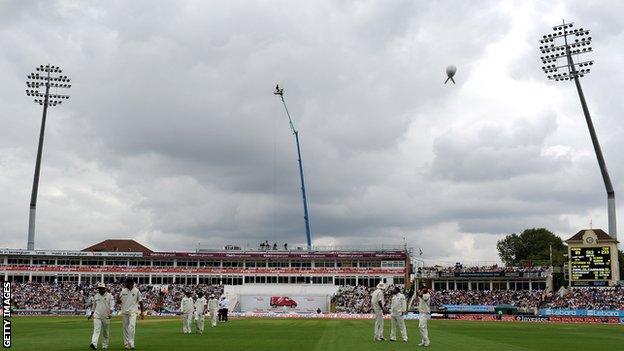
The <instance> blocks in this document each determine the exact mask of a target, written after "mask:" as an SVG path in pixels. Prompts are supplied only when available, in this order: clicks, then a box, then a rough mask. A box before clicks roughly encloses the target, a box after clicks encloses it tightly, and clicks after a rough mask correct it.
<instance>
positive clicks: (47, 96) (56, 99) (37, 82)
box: [26, 65, 71, 250]
mask: <svg viewBox="0 0 624 351" xmlns="http://www.w3.org/2000/svg"><path fill="white" fill-rule="evenodd" d="M36 71H37V72H36V73H31V74H29V75H28V80H27V81H26V86H27V87H28V89H26V95H28V96H33V97H34V98H35V100H34V101H35V103H37V104H39V105H41V106H43V115H42V117H41V129H40V130H39V147H38V148H37V161H36V163H35V176H34V179H33V187H32V194H31V196H30V213H29V216H28V244H27V249H28V250H34V249H35V217H36V211H37V193H38V191H39V174H40V171H41V153H42V152H43V135H44V132H45V123H46V115H47V113H48V106H56V105H60V104H61V103H63V100H67V99H69V95H62V94H56V89H58V88H63V89H68V88H70V87H71V85H70V84H69V83H70V82H71V80H70V79H69V78H67V76H63V75H60V73H63V71H62V70H61V69H60V68H59V67H57V66H51V65H45V66H43V65H41V66H39V67H37V68H36ZM40 88H43V89H42V90H43V91H41V90H39V89H40ZM50 88H54V89H55V93H50Z"/></svg>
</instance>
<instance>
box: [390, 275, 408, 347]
mask: <svg viewBox="0 0 624 351" xmlns="http://www.w3.org/2000/svg"><path fill="white" fill-rule="evenodd" d="M406 311H407V301H406V300H405V295H403V294H402V293H401V289H399V287H395V288H394V296H393V297H392V303H391V304H390V322H391V327H390V341H396V327H397V324H398V325H399V329H400V330H401V337H402V338H403V341H405V342H407V329H406V328H405V320H404V319H403V315H405V312H406Z"/></svg>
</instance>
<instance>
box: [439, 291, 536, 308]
mask: <svg viewBox="0 0 624 351" xmlns="http://www.w3.org/2000/svg"><path fill="white" fill-rule="evenodd" d="M432 295H433V301H432V303H433V305H434V306H436V307H439V306H442V305H487V306H498V305H513V306H515V307H517V308H519V309H535V308H539V307H540V306H541V305H542V303H543V302H544V301H545V299H546V298H547V294H545V292H544V291H543V290H532V291H529V290H494V291H490V290H485V291H478V290H440V291H436V292H435V293H434V294H432Z"/></svg>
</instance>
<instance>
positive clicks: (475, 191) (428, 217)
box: [0, 0, 624, 263]
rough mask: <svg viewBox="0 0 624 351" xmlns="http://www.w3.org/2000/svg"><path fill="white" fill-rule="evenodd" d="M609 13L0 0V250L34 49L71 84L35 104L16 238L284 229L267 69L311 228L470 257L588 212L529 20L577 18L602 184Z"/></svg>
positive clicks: (426, 4) (616, 81)
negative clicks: (589, 34)
mask: <svg viewBox="0 0 624 351" xmlns="http://www.w3.org/2000/svg"><path fill="white" fill-rule="evenodd" d="M622 13H624V3H621V2H617V1H613V2H612V3H610V4H609V3H605V2H600V3H598V2H589V1H583V2H581V1H560V2H555V1H548V2H544V1H542V2H530V1H510V2H501V1H436V2H432V1H398V0H397V1H254V2H251V1H232V0H227V1H210V2H208V1H153V0H151V1H105V2H102V1H99V2H95V1H81V2H78V1H56V2H54V1H7V0H5V1H1V2H0V47H2V53H1V54H0V69H1V70H2V72H3V77H2V83H1V84H0V118H1V122H2V127H0V247H11V248H22V247H25V245H26V239H27V230H28V204H29V199H30V192H31V186H32V175H33V169H34V161H35V156H36V147H37V140H38V134H39V126H40V123H41V108H40V106H39V105H35V104H34V103H33V102H32V100H31V99H30V98H29V97H27V96H26V95H25V80H26V75H27V74H28V73H30V72H32V71H33V70H34V67H35V66H38V65H40V64H46V63H51V64H54V65H58V66H61V67H62V68H63V69H64V73H66V74H67V75H68V76H70V77H71V78H72V79H73V82H72V83H73V86H72V88H71V91H70V94H71V100H70V101H69V102H68V103H67V105H65V104H63V105H61V106H57V107H52V108H51V109H50V111H49V115H48V124H47V129H46V139H45V147H44V158H43V166H42V174H41V182H40V191H39V199H38V210H37V211H38V212H37V237H36V242H37V243H36V247H37V248H42V249H44V248H50V249H52V248H53V249H81V248H83V247H86V246H87V245H90V244H92V243H95V242H97V241H99V240H103V239H106V238H133V239H136V240H138V241H140V242H142V243H144V244H145V245H147V246H149V247H151V248H153V249H156V250H193V249H194V248H195V247H196V246H197V244H198V243H200V242H201V243H202V245H204V246H210V247H219V246H222V245H224V244H230V243H232V244H241V245H245V244H247V245H256V244H257V243H258V242H260V241H264V240H265V239H266V240H269V241H271V242H274V241H277V242H279V243H282V242H288V243H289V244H290V245H291V246H295V245H296V244H301V243H305V229H304V223H303V210H302V205H301V194H300V188H299V187H300V185H299V178H298V169H297V159H296V149H295V144H294V137H293V135H292V134H291V132H290V130H289V127H288V123H287V118H286V116H285V114H284V111H283V108H282V106H281V104H280V101H279V99H278V98H277V97H276V96H274V95H273V94H272V90H273V87H274V86H275V84H276V83H279V84H280V85H281V86H283V87H284V88H285V92H286V95H285V97H286V100H287V103H288V105H289V109H290V111H291V113H292V114H293V117H294V119H295V123H296V124H297V127H298V128H299V130H300V137H301V145H302V152H303V160H304V167H305V173H306V182H307V187H308V196H309V206H310V218H311V227H312V232H313V242H314V244H317V245H344V246H349V245H350V246H353V245H363V244H370V245H376V244H382V243H383V244H400V243H402V242H403V238H405V240H407V242H408V244H409V246H412V247H415V248H422V250H423V257H424V258H425V259H427V260H429V261H431V262H433V261H435V262H440V263H445V262H446V263H452V262H455V261H457V260H462V261H464V262H477V261H479V262H485V261H496V260H497V254H496V250H495V245H496V241H497V240H498V239H500V238H501V237H502V236H504V235H505V234H508V233H512V232H519V231H521V230H523V229H524V228H528V227H547V228H549V229H551V230H553V231H554V232H556V233H557V234H558V235H560V236H562V237H564V238H565V237H567V236H569V235H570V234H572V233H575V232H576V231H578V230H579V229H581V228H585V227H588V226H589V222H590V220H592V221H593V225H594V227H600V228H605V229H606V227H607V218H606V196H605V192H604V187H603V184H602V179H601V178H600V173H599V170H598V167H597V163H596V159H595V156H594V153H593V149H592V146H591V142H590V139H589V135H588V132H587V127H586V125H585V122H584V119H583V116H582V111H581V108H580V105H579V102H578V97H577V95H576V91H575V89H574V87H573V85H571V84H570V83H564V84H562V83H554V82H552V83H551V82H549V81H547V79H546V78H545V77H544V75H543V74H542V72H541V70H540V67H541V62H540V61H539V56H540V55H541V54H540V53H539V51H538V46H539V43H538V39H539V38H540V37H541V35H542V34H543V33H547V32H548V31H549V30H551V27H552V26H553V25H556V24H558V23H560V21H561V20H562V19H564V18H565V19H567V20H573V21H575V22H576V23H577V26H581V27H584V28H591V29H592V31H593V38H594V45H593V46H594V49H595V51H596V54H595V57H594V58H595V59H596V64H595V65H594V66H593V67H592V68H593V69H592V73H591V75H589V76H587V77H585V78H584V80H583V87H584V89H585V93H586V97H587V99H588V102H589V105H590V109H591V111H592V114H593V117H594V122H595V124H596V128H597V131H598V133H599V137H600V141H601V143H602V146H603V150H604V153H605V157H606V160H607V164H608V165H609V170H610V172H611V177H612V179H613V182H614V186H615V191H616V194H618V193H619V194H622V191H623V190H624V186H622V181H621V179H624V163H622V162H621V160H622V159H621V156H620V154H619V152H620V150H622V149H623V148H624V124H623V123H622V121H621V118H622V115H621V111H623V110H624V99H622V98H621V92H622V91H623V88H624V73H623V72H622V71H621V70H619V69H617V68H616V67H622V66H623V64H624V54H622V53H623V52H624V32H623V30H624V22H622V21H621V18H620V14H622ZM449 64H454V65H456V66H457V67H458V73H457V75H456V80H457V85H454V86H453V85H443V84H442V83H443V82H444V79H445V73H444V69H445V67H446V66H447V65H449ZM622 201H624V200H620V204H623V203H624V202H622ZM622 206H624V205H621V206H620V210H619V211H618V213H619V218H620V219H621V222H622V223H624V209H623V207H622Z"/></svg>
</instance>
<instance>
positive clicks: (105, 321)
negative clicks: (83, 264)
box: [88, 283, 115, 350]
mask: <svg viewBox="0 0 624 351" xmlns="http://www.w3.org/2000/svg"><path fill="white" fill-rule="evenodd" d="M97 290H98V293H97V294H95V296H93V297H92V298H91V303H92V305H91V314H89V317H88V319H91V318H93V336H92V337H91V345H89V346H90V347H91V348H92V349H93V350H97V345H98V340H99V339H100V333H101V334H102V348H103V349H108V342H109V340H110V336H109V335H110V334H109V330H110V328H109V327H110V318H111V313H112V311H113V307H114V306H115V302H114V300H113V295H111V294H110V293H109V292H108V291H106V285H105V284H104V283H98V284H97Z"/></svg>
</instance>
